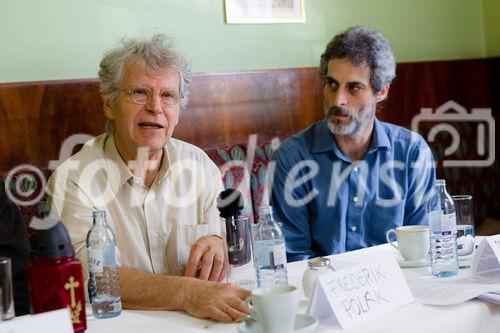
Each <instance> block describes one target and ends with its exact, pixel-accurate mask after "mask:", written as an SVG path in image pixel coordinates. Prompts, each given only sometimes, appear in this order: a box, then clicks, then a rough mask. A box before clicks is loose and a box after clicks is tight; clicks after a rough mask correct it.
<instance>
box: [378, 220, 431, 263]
mask: <svg viewBox="0 0 500 333" xmlns="http://www.w3.org/2000/svg"><path fill="white" fill-rule="evenodd" d="M391 234H395V235H396V238H397V241H398V245H395V244H394V243H393V242H392V240H391ZM385 237H386V239H387V242H389V244H391V245H392V246H393V247H394V248H395V249H396V250H398V251H399V253H401V255H402V256H403V258H404V259H405V260H406V261H423V260H426V259H427V257H428V253H429V247H430V241H429V227H428V226H425V225H407V226H402V227H397V228H396V229H390V230H388V231H387V233H386V234H385Z"/></svg>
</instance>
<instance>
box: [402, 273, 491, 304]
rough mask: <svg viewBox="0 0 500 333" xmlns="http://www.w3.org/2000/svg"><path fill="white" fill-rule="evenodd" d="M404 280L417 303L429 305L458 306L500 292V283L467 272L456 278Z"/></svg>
mask: <svg viewBox="0 0 500 333" xmlns="http://www.w3.org/2000/svg"><path fill="white" fill-rule="evenodd" d="M406 280H407V281H408V284H409V285H410V289H411V291H412V293H413V296H414V297H415V301H416V302H417V303H422V304H429V305H453V304H459V303H462V302H465V301H468V300H470V299H473V298H475V297H478V296H479V295H482V294H485V293H489V292H495V291H500V281H498V280H496V281H492V280H483V279H479V278H476V277H474V276H472V275H471V274H470V272H469V271H460V274H459V275H458V276H454V277H450V278H439V277H435V276H433V275H424V276H421V275H420V276H419V275H415V276H407V277H406Z"/></svg>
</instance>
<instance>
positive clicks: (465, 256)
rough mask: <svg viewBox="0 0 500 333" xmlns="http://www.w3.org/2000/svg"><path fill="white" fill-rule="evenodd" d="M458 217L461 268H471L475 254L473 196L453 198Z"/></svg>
mask: <svg viewBox="0 0 500 333" xmlns="http://www.w3.org/2000/svg"><path fill="white" fill-rule="evenodd" d="M452 198H453V203H454V204H455V212H456V216H457V250H458V263H459V265H460V267H469V266H470V262H471V260H472V255H473V253H474V245H475V244H474V235H475V233H474V208H473V203H472V195H454V196H452Z"/></svg>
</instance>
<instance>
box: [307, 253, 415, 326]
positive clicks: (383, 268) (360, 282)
mask: <svg viewBox="0 0 500 333" xmlns="http://www.w3.org/2000/svg"><path fill="white" fill-rule="evenodd" d="M411 302H413V295H412V293H411V292H410V289H409V288H408V284H407V283H406V280H405V278H404V276H403V273H402V272H401V269H400V268H399V265H398V263H397V262H396V260H395V259H394V258H392V257H389V258H381V259H379V260H375V261H370V262H367V263H362V264H358V265H354V266H350V267H347V268H345V269H342V270H340V271H336V272H334V273H331V274H328V275H323V276H320V277H319V278H318V280H317V281H316V284H315V286H314V289H313V292H312V297H311V299H310V301H309V306H308V309H307V313H309V314H312V315H314V316H316V317H318V318H322V317H323V318H324V317H329V316H332V315H333V316H334V317H335V319H336V320H337V322H338V323H339V324H340V326H342V328H344V329H348V328H350V327H353V326H356V325H357V324H359V323H362V322H364V321H366V320H369V319H372V318H376V317H378V316H381V315H382V314H384V313H386V312H389V311H391V310H393V309H395V308H398V307H400V306H403V305H406V304H408V303H411Z"/></svg>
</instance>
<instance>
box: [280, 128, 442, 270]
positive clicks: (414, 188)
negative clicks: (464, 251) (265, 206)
mask: <svg viewBox="0 0 500 333" xmlns="http://www.w3.org/2000/svg"><path fill="white" fill-rule="evenodd" d="M273 160H275V162H276V166H275V167H276V169H275V172H274V177H273V178H272V179H273V191H272V194H271V204H272V206H273V207H274V212H275V217H276V219H277V220H278V221H281V222H282V223H283V229H284V234H285V241H286V249H287V257H288V261H296V260H304V259H307V258H312V257H315V256H323V255H330V254H333V253H340V252H345V251H352V250H356V249H359V248H363V247H368V246H373V245H377V244H382V243H385V242H386V238H385V234H386V232H387V230H389V229H391V228H395V227H397V226H401V225H409V224H427V219H426V202H425V198H426V197H425V196H426V195H428V194H429V192H430V191H431V189H432V186H433V185H434V180H435V170H434V159H433V157H432V153H431V151H430V149H429V146H428V145H427V143H426V142H425V141H424V140H423V139H422V137H421V136H420V135H418V134H416V133H414V132H411V131H409V130H407V129H405V128H402V127H399V126H396V125H393V124H388V123H384V122H381V121H379V120H377V119H375V124H374V132H373V136H372V140H371V143H370V147H369V149H368V152H367V153H366V156H365V157H364V159H363V160H361V161H352V160H351V159H350V158H349V157H347V156H346V155H345V154H343V153H342V151H340V149H339V148H338V146H337V143H336V141H335V137H334V135H333V134H332V132H331V131H330V129H329V128H328V123H327V120H326V119H325V120H322V121H320V122H318V123H316V124H314V125H312V126H311V127H309V128H307V129H305V130H303V131H302V132H299V133H297V134H295V135H293V136H292V137H290V138H288V139H287V140H285V141H284V142H283V143H282V144H281V145H280V147H279V149H278V150H277V151H276V152H275V153H274V155H273Z"/></svg>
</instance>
